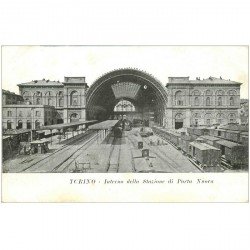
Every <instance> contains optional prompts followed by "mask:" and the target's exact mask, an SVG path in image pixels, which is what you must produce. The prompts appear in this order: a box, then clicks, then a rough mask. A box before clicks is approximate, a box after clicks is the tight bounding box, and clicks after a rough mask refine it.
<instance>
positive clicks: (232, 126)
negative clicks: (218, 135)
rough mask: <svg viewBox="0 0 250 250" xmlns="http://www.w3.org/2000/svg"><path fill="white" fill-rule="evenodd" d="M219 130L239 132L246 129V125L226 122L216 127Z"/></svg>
mask: <svg viewBox="0 0 250 250" xmlns="http://www.w3.org/2000/svg"><path fill="white" fill-rule="evenodd" d="M218 129H219V130H231V131H235V132H240V131H248V126H245V125H239V124H226V125H221V126H219V128H218Z"/></svg>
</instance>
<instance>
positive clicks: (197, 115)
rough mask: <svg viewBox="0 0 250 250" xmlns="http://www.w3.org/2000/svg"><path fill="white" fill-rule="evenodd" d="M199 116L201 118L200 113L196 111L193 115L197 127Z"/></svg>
mask: <svg viewBox="0 0 250 250" xmlns="http://www.w3.org/2000/svg"><path fill="white" fill-rule="evenodd" d="M199 118H200V115H199V113H195V114H194V115H193V124H194V126H195V127H197V126H198V125H199Z"/></svg>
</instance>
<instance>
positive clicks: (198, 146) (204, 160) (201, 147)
mask: <svg viewBox="0 0 250 250" xmlns="http://www.w3.org/2000/svg"><path fill="white" fill-rule="evenodd" d="M189 154H190V155H191V156H192V157H193V159H194V160H195V161H196V162H198V163H200V164H201V165H202V166H203V167H205V166H207V167H216V166H220V164H221V152H220V150H219V149H218V148H215V147H213V146H211V145H208V144H206V143H200V142H196V141H194V142H190V144H189Z"/></svg>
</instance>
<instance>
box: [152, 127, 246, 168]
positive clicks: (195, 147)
mask: <svg viewBox="0 0 250 250" xmlns="http://www.w3.org/2000/svg"><path fill="white" fill-rule="evenodd" d="M214 130H215V129H206V128H187V132H188V133H187V134H186V133H185V132H182V133H177V132H175V131H168V130H166V129H163V128H160V127H153V131H154V133H155V134H157V135H159V136H160V137H162V138H163V139H165V140H167V141H168V142H169V143H170V144H172V145H173V146H175V147H176V148H177V149H179V150H181V151H182V152H183V154H186V155H187V156H189V157H191V158H192V159H194V160H195V161H196V162H197V163H199V164H201V165H202V166H220V165H221V160H222V159H223V160H224V161H225V162H226V163H227V164H228V165H229V166H231V167H232V168H246V167H247V166H248V144H247V143H246V141H247V139H248V133H246V132H240V131H239V132H236V131H226V130H225V131H224V133H222V131H221V130H219V131H214ZM228 138H230V139H231V140H229V139H228Z"/></svg>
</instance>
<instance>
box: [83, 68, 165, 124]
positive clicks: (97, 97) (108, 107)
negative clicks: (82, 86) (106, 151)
mask: <svg viewBox="0 0 250 250" xmlns="http://www.w3.org/2000/svg"><path fill="white" fill-rule="evenodd" d="M167 99H168V97H167V92H166V90H165V87H164V86H163V85H162V84H161V82H160V81H159V80H157V79H156V78H155V77H153V76H152V75H150V74H148V73H146V72H144V71H141V70H138V69H131V68H126V69H118V70H114V71H111V72H108V73H106V74H104V75H102V76H101V77H100V78H98V79H97V80H96V81H95V82H94V83H93V84H92V85H91V87H90V88H89V90H88V91H87V95H86V104H87V105H86V111H87V119H90V120H91V119H97V120H105V119H109V118H110V117H112V115H113V111H114V107H115V106H116V104H117V103H119V101H121V100H128V101H130V102H131V103H132V104H133V105H134V106H135V107H136V110H137V114H138V116H139V117H141V119H149V120H150V119H151V121H154V122H156V123H158V124H160V125H164V124H163V122H164V112H165V107H166V105H167Z"/></svg>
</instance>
